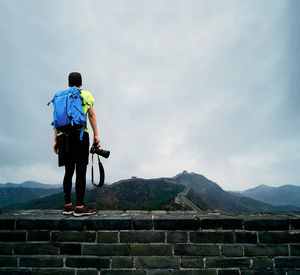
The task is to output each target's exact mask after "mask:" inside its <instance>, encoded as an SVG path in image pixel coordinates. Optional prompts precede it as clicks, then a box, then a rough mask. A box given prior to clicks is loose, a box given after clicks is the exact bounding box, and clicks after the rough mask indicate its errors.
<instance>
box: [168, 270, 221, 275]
mask: <svg viewBox="0 0 300 275" xmlns="http://www.w3.org/2000/svg"><path fill="white" fill-rule="evenodd" d="M171 274H172V275H217V270H204V269H198V270H172V272H171Z"/></svg>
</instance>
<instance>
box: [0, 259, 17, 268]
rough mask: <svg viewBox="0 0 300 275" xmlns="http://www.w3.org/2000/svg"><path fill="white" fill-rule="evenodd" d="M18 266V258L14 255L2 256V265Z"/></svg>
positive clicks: (0, 263)
mask: <svg viewBox="0 0 300 275" xmlns="http://www.w3.org/2000/svg"><path fill="white" fill-rule="evenodd" d="M2 266H3V267H6V266H7V267H14V266H17V258H16V257H14V256H0V267H2Z"/></svg>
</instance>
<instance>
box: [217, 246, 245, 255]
mask: <svg viewBox="0 0 300 275" xmlns="http://www.w3.org/2000/svg"><path fill="white" fill-rule="evenodd" d="M221 254H222V255H223V256H229V257H242V256H243V254H244V251H243V246H241V245H222V246H221Z"/></svg>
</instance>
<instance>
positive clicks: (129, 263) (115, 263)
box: [111, 257, 133, 268]
mask: <svg viewBox="0 0 300 275" xmlns="http://www.w3.org/2000/svg"><path fill="white" fill-rule="evenodd" d="M111 267H112V268H133V258H132V257H122V258H120V257H116V258H112V263H111Z"/></svg>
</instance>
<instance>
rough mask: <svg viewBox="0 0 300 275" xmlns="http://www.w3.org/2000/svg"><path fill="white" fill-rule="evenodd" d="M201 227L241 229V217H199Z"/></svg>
mask: <svg viewBox="0 0 300 275" xmlns="http://www.w3.org/2000/svg"><path fill="white" fill-rule="evenodd" d="M199 220H200V228H202V229H243V219H237V218H225V219H222V218H217V217H199Z"/></svg>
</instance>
